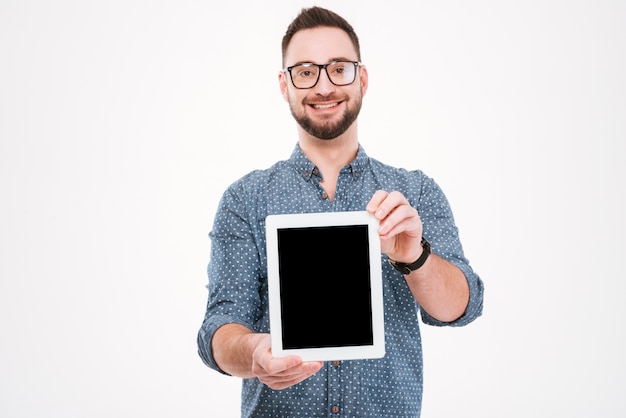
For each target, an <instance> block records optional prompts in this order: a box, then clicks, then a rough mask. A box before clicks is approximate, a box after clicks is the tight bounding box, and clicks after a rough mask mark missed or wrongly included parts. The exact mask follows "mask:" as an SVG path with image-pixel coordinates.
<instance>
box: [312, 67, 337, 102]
mask: <svg viewBox="0 0 626 418" xmlns="http://www.w3.org/2000/svg"><path fill="white" fill-rule="evenodd" d="M315 91H316V92H317V93H318V94H320V95H322V96H327V95H329V94H330V93H332V92H333V91H335V85H334V84H333V83H332V82H331V81H330V77H329V76H328V70H327V69H326V68H324V69H323V70H322V74H320V78H319V80H317V84H316V85H315Z"/></svg>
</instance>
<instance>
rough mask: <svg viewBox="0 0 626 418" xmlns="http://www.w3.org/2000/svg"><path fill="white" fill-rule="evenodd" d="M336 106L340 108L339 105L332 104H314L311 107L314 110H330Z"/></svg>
mask: <svg viewBox="0 0 626 418" xmlns="http://www.w3.org/2000/svg"><path fill="white" fill-rule="evenodd" d="M335 106H339V103H330V104H313V105H311V107H313V108H314V109H321V110H323V109H330V108H333V107H335Z"/></svg>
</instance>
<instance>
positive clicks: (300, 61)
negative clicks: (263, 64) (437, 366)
mask: <svg viewBox="0 0 626 418" xmlns="http://www.w3.org/2000/svg"><path fill="white" fill-rule="evenodd" d="M282 49H283V68H284V70H282V71H281V72H280V73H279V76H278V78H279V85H280V91H281V93H282V95H283V97H284V99H285V100H286V101H287V102H288V103H289V107H290V109H291V113H292V115H293V117H294V118H295V120H296V121H297V123H298V144H297V145H296V147H295V150H294V151H293V153H292V155H291V158H290V159H289V160H286V161H281V162H278V163H277V164H275V165H274V166H273V167H271V168H269V169H267V170H263V171H255V172H252V173H250V174H248V175H247V176H245V177H243V178H242V179H240V180H239V181H237V182H235V183H234V184H232V185H231V186H230V187H229V188H228V190H227V191H226V192H225V193H224V195H223V197H222V200H221V202H220V204H219V208H218V211H217V214H216V218H215V222H214V227H213V230H212V231H211V233H210V237H211V240H212V241H211V243H212V244H211V260H210V263H209V267H208V275H209V285H208V289H209V300H208V306H207V311H206V316H205V319H204V322H203V324H202V327H201V329H200V331H199V334H198V346H199V353H200V356H201V357H202V359H203V361H204V362H205V363H206V364H207V365H208V366H209V367H211V368H213V369H215V370H218V371H219V372H221V373H225V374H230V375H233V376H239V377H241V378H243V379H244V380H243V388H242V407H241V410H242V416H244V417H296V416H301V417H307V418H310V417H332V416H346V417H376V418H381V417H419V415H420V408H421V399H422V380H423V375H422V348H421V339H420V333H419V324H418V312H421V317H422V320H423V321H424V322H425V323H427V324H431V325H436V326H443V325H451V326H462V325H466V324H468V323H469V322H471V321H473V320H474V319H476V318H477V317H478V316H480V315H481V313H482V299H483V285H482V281H481V280H480V278H479V277H478V276H477V275H476V274H475V273H474V271H473V270H472V268H471V267H470V266H469V264H468V261H467V260H466V259H465V257H464V255H463V250H462V247H461V243H460V242H459V238H458V233H457V228H456V226H455V224H454V219H453V216H452V212H451V210H450V207H449V205H448V202H447V200H446V198H445V196H444V194H443V193H442V191H441V190H440V188H439V187H438V186H437V185H436V184H435V182H434V181H433V180H432V179H430V178H428V177H427V176H426V175H424V173H422V172H421V171H419V170H416V171H406V170H403V169H397V168H393V167H389V166H387V165H384V164H382V163H380V162H378V161H377V160H374V159H372V158H370V157H368V156H367V155H366V153H365V151H364V149H363V148H362V147H361V146H360V145H359V142H358V138H357V116H358V114H359V110H360V108H361V101H362V98H363V96H364V95H365V93H366V92H367V87H368V74H367V68H366V67H365V66H364V65H362V64H361V63H360V60H361V57H360V48H359V41H358V38H357V36H356V34H355V33H354V31H353V29H352V27H351V26H350V25H349V24H348V22H346V21H345V20H344V19H343V18H342V17H340V16H338V15H336V14H335V13H333V12H331V11H328V10H325V9H322V8H318V7H313V8H309V9H304V10H302V12H301V13H300V15H299V16H297V17H296V19H295V20H294V21H293V22H292V23H291V25H290V26H289V28H288V30H287V32H286V34H285V36H284V38H283V44H282ZM364 209H365V210H367V211H369V212H371V213H373V214H374V215H375V216H376V218H378V220H379V221H380V227H379V231H378V232H379V235H380V242H381V250H382V252H383V253H384V254H385V256H384V257H385V258H387V257H388V258H389V261H390V262H385V263H383V282H384V284H383V295H384V305H385V331H386V332H385V334H386V335H385V347H386V355H385V357H384V358H382V359H370V360H354V361H343V362H302V361H301V360H300V358H299V357H297V356H290V357H285V358H275V357H273V356H272V351H271V348H270V338H269V319H268V295H267V264H266V262H267V260H266V254H265V231H264V222H265V217H266V216H267V215H270V214H278V213H304V212H331V211H351V210H364ZM302 251H308V252H310V254H311V259H312V260H315V261H317V262H319V263H324V248H307V247H306V245H303V248H302ZM392 263H393V264H395V266H394V265H392ZM336 303H350V301H337V302H336ZM330 325H332V324H329V326H330Z"/></svg>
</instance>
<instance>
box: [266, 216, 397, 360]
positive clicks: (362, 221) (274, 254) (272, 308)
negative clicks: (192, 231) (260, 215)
mask: <svg viewBox="0 0 626 418" xmlns="http://www.w3.org/2000/svg"><path fill="white" fill-rule="evenodd" d="M350 225H365V226H367V231H368V232H367V235H368V244H369V267H370V268H369V272H370V290H371V292H370V295H371V307H372V316H371V320H372V332H373V344H372V345H362V346H340V347H318V348H297V349H285V348H284V347H283V341H282V321H281V302H280V297H281V296H280V275H279V267H278V266H279V253H278V231H279V230H280V229H288V228H306V227H332V226H350ZM265 227H266V234H267V240H266V241H267V273H268V292H269V294H268V296H269V313H270V329H271V332H270V334H271V344H272V355H273V356H274V357H285V356H288V355H298V356H300V357H301V358H302V360H303V361H332V360H354V359H368V358H381V357H383V356H384V355H385V331H384V306H383V287H382V266H381V251H380V237H379V235H378V220H377V219H376V218H375V217H374V215H372V214H370V213H369V212H366V211H352V212H324V213H307V214H285V215H270V216H268V217H267V218H266V221H265ZM346 303H349V302H348V301H346Z"/></svg>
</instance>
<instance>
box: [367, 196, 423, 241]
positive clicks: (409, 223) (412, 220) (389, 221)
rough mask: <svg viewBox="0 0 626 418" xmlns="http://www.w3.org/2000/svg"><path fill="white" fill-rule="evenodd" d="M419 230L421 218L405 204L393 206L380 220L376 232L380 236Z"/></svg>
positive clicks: (413, 209)
mask: <svg viewBox="0 0 626 418" xmlns="http://www.w3.org/2000/svg"><path fill="white" fill-rule="evenodd" d="M419 230H421V220H420V218H419V214H418V213H417V210H416V209H415V208H413V207H411V206H409V205H408V203H407V204H401V205H398V206H396V207H395V208H393V210H391V212H389V214H388V215H387V216H386V217H385V218H384V219H383V220H381V222H380V225H379V227H378V233H379V235H380V236H381V238H385V237H387V236H393V235H398V234H400V233H402V232H408V233H409V234H411V233H413V232H418V231H419Z"/></svg>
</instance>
